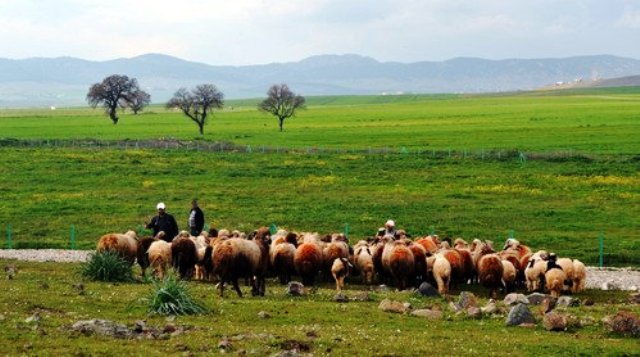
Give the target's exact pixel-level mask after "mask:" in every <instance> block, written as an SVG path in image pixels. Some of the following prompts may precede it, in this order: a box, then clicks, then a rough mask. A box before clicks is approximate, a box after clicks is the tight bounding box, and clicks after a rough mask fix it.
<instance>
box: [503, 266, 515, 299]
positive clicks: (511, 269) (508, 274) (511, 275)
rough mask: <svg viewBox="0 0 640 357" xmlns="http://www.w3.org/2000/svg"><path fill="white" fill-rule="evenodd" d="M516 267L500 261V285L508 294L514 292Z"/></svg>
mask: <svg viewBox="0 0 640 357" xmlns="http://www.w3.org/2000/svg"><path fill="white" fill-rule="evenodd" d="M515 282H516V267H515V266H513V263H511V261H509V260H506V259H502V283H503V284H504V288H505V291H506V292H507V293H510V292H512V291H514V290H515Z"/></svg>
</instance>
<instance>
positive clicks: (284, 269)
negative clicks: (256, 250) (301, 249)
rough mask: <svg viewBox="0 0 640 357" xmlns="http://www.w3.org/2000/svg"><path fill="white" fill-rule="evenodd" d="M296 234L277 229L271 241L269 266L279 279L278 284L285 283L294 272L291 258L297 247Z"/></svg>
mask: <svg viewBox="0 0 640 357" xmlns="http://www.w3.org/2000/svg"><path fill="white" fill-rule="evenodd" d="M297 237H298V236H297V235H296V234H295V233H287V232H286V231H279V232H278V233H276V236H275V238H274V239H273V241H272V242H271V247H270V249H269V258H270V264H271V268H272V269H273V271H274V272H275V274H276V275H277V276H278V278H279V279H280V284H287V283H288V282H289V281H291V276H292V275H293V274H294V273H295V269H296V268H295V265H294V264H293V258H294V256H295V254H296V248H297V247H298V240H297Z"/></svg>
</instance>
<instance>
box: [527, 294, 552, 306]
mask: <svg viewBox="0 0 640 357" xmlns="http://www.w3.org/2000/svg"><path fill="white" fill-rule="evenodd" d="M546 298H553V296H551V295H547V294H541V293H532V294H529V295H527V300H529V304H531V305H540V304H542V302H543V301H544V299H546Z"/></svg>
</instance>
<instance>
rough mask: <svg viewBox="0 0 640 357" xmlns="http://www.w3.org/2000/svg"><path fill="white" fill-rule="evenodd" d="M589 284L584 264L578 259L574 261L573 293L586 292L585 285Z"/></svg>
mask: <svg viewBox="0 0 640 357" xmlns="http://www.w3.org/2000/svg"><path fill="white" fill-rule="evenodd" d="M586 282H587V269H586V268H585V266H584V264H583V263H582V262H581V261H579V260H578V259H574V260H573V287H572V292H573V293H579V292H582V291H584V287H585V284H586Z"/></svg>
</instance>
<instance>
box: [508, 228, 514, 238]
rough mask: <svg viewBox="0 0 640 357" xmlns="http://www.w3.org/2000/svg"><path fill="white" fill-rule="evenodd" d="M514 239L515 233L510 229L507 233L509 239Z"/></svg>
mask: <svg viewBox="0 0 640 357" xmlns="http://www.w3.org/2000/svg"><path fill="white" fill-rule="evenodd" d="M514 237H515V232H514V231H513V229H511V230H510V231H509V239H513V238H514Z"/></svg>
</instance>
